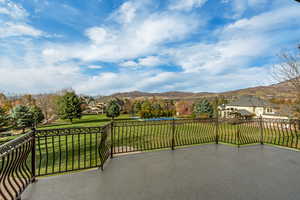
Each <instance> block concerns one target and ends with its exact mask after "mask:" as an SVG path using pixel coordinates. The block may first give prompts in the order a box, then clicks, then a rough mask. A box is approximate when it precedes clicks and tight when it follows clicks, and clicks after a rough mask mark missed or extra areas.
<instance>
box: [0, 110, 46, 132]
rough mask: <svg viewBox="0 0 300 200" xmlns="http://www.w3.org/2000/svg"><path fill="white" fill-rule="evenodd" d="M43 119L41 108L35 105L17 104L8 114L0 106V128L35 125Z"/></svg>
mask: <svg viewBox="0 0 300 200" xmlns="http://www.w3.org/2000/svg"><path fill="white" fill-rule="evenodd" d="M43 120H44V114H43V112H42V110H41V109H40V108H39V107H37V106H24V105H17V106H15V107H14V108H13V109H12V110H11V112H10V113H9V114H8V113H7V112H5V110H4V109H3V108H1V107H0V129H3V128H4V127H12V128H17V129H22V130H23V132H24V131H25V128H27V127H36V126H37V124H39V123H40V122H42V121H43Z"/></svg>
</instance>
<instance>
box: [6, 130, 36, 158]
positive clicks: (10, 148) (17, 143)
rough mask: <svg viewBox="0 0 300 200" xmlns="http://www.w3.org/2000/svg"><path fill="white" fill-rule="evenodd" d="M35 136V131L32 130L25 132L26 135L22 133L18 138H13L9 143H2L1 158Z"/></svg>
mask: <svg viewBox="0 0 300 200" xmlns="http://www.w3.org/2000/svg"><path fill="white" fill-rule="evenodd" d="M33 136H34V133H33V132H32V131H31V132H28V133H25V134H24V135H22V136H20V137H18V138H16V139H13V140H11V141H9V142H7V143H4V144H2V145H1V146H0V158H2V157H3V156H5V155H7V154H8V153H10V152H11V151H13V150H14V149H16V148H17V147H19V146H20V145H22V144H24V143H26V142H28V141H30V140H32V139H33Z"/></svg>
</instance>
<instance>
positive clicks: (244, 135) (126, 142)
mask: <svg viewBox="0 0 300 200" xmlns="http://www.w3.org/2000/svg"><path fill="white" fill-rule="evenodd" d="M299 136H300V135H299V121H298V120H271V119H262V118H256V119H243V120H233V119H180V120H163V121H128V122H115V123H114V124H113V137H112V140H113V148H112V152H113V153H114V154H118V153H129V152H137V151H148V150H153V149H162V148H172V149H174V148H175V147H179V146H186V145H193V144H204V143H219V142H222V143H229V144H234V145H237V146H240V145H246V144H259V143H260V144H264V143H267V144H274V145H279V146H285V147H290V148H296V149H300V142H299V139H300V137H299Z"/></svg>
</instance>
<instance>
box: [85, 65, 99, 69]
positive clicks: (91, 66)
mask: <svg viewBox="0 0 300 200" xmlns="http://www.w3.org/2000/svg"><path fill="white" fill-rule="evenodd" d="M87 68H89V69H102V68H103V66H100V65H89V66H87Z"/></svg>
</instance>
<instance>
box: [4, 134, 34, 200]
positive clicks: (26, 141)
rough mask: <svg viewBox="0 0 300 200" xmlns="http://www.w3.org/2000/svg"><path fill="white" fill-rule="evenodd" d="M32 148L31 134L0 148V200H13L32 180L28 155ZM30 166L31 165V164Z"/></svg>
mask: <svg viewBox="0 0 300 200" xmlns="http://www.w3.org/2000/svg"><path fill="white" fill-rule="evenodd" d="M33 147H34V135H33V133H32V132H31V133H27V134H25V135H23V136H21V137H19V138H17V139H15V140H12V141H10V142H8V143H6V144H4V145H2V146H0V197H1V198H0V199H4V200H14V199H17V198H19V197H20V195H21V193H22V192H23V191H24V190H25V188H26V187H27V186H28V185H29V184H30V182H31V181H33V179H34V173H33V171H32V169H34V168H32V166H29V165H28V163H30V160H31V159H32V158H31V157H30V155H31V154H32V151H33ZM31 164H32V163H31Z"/></svg>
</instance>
